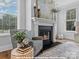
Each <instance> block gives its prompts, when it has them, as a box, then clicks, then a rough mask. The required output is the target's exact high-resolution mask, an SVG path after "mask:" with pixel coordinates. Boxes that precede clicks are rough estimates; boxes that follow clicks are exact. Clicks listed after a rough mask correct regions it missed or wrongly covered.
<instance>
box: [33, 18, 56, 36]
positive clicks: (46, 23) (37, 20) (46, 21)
mask: <svg viewBox="0 0 79 59" xmlns="http://www.w3.org/2000/svg"><path fill="white" fill-rule="evenodd" d="M40 25H41V26H53V32H55V30H54V27H55V23H54V22H53V20H51V19H44V18H32V31H33V36H35V37H36V36H38V29H39V28H38V27H39V26H40ZM54 34H55V33H54Z"/></svg>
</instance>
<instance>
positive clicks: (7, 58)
mask: <svg viewBox="0 0 79 59" xmlns="http://www.w3.org/2000/svg"><path fill="white" fill-rule="evenodd" d="M0 59H11V50H8V51H4V52H0Z"/></svg>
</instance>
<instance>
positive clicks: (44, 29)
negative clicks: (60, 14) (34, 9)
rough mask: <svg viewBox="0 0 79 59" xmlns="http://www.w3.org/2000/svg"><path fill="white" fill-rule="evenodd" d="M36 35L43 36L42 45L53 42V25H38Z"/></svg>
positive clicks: (48, 44)
mask: <svg viewBox="0 0 79 59" xmlns="http://www.w3.org/2000/svg"><path fill="white" fill-rule="evenodd" d="M38 28H39V29H38V35H39V36H42V37H43V47H45V46H50V45H51V44H52V43H53V26H39V27H38Z"/></svg>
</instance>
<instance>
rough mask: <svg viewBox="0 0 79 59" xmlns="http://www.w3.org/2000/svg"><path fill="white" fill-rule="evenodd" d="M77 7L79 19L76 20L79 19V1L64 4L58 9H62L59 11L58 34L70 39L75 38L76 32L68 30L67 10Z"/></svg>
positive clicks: (78, 19) (78, 18) (78, 17)
mask: <svg viewBox="0 0 79 59" xmlns="http://www.w3.org/2000/svg"><path fill="white" fill-rule="evenodd" d="M74 8H76V11H77V19H76V21H79V16H78V15H79V2H78V1H77V2H74V3H71V4H68V5H64V6H62V7H59V8H58V9H59V10H60V11H59V13H58V16H59V17H58V18H59V19H58V20H57V22H58V35H59V36H60V35H61V34H63V35H64V38H68V39H74V33H75V32H73V31H66V12H67V10H69V9H74Z"/></svg>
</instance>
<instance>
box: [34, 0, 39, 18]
mask: <svg viewBox="0 0 79 59" xmlns="http://www.w3.org/2000/svg"><path fill="white" fill-rule="evenodd" d="M34 17H38V18H39V17H40V7H39V6H38V0H35V3H34Z"/></svg>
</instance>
